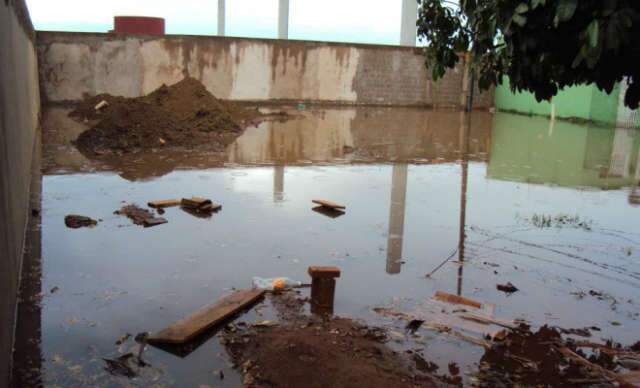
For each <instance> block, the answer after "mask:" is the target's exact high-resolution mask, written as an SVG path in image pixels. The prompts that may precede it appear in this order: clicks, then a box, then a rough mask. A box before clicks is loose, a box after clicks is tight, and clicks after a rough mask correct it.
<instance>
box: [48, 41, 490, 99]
mask: <svg viewBox="0 0 640 388" xmlns="http://www.w3.org/2000/svg"><path fill="white" fill-rule="evenodd" d="M37 37H38V38H37V47H38V54H39V59H40V78H41V87H42V91H43V95H44V98H45V100H46V101H48V102H65V101H77V100H79V99H82V98H83V96H84V95H96V94H100V93H109V94H113V95H122V96H126V97H135V96H140V95H144V94H147V93H149V92H151V91H153V90H154V89H156V88H158V87H159V86H161V85H162V84H173V83H175V82H178V81H179V80H181V79H182V78H183V77H185V76H191V77H194V78H196V79H198V80H200V81H201V82H202V83H203V84H204V85H205V86H206V87H207V89H208V90H209V91H211V92H212V93H213V94H215V95H216V96H217V97H220V98H223V99H230V100H244V101H283V102H290V101H307V102H321V103H338V104H374V105H418V106H447V107H459V106H460V103H461V98H460V97H461V93H462V91H463V85H462V83H463V78H464V77H463V73H464V71H463V69H462V66H463V65H460V66H459V67H458V68H456V69H455V70H452V71H450V72H449V74H447V75H446V76H445V78H444V79H443V80H441V81H439V82H437V83H434V82H432V80H431V73H430V71H428V70H427V69H425V67H424V57H423V55H422V52H421V49H419V48H412V47H399V46H382V45H365V44H343V43H323V42H311V41H295V40H271V39H246V38H229V37H213V36H178V35H174V36H165V37H150V36H137V35H135V36H133V35H114V34H96V33H72V32H40V31H39V32H38V33H37ZM476 101H477V106H478V107H484V108H487V107H489V106H492V105H493V93H492V92H490V93H484V94H483V95H481V96H480V98H478V99H477V100H476Z"/></svg>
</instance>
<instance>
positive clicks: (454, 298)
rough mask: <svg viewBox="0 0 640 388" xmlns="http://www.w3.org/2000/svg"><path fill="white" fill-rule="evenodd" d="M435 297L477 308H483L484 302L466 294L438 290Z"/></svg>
mask: <svg viewBox="0 0 640 388" xmlns="http://www.w3.org/2000/svg"><path fill="white" fill-rule="evenodd" d="M433 297H434V298H435V299H437V300H441V301H443V302H447V303H453V304H464V305H467V306H471V307H475V308H477V309H480V308H482V303H480V302H477V301H475V300H473V299H469V298H465V297H464V296H459V295H453V294H449V293H447V292H444V291H436V294H435V295H434V296H433Z"/></svg>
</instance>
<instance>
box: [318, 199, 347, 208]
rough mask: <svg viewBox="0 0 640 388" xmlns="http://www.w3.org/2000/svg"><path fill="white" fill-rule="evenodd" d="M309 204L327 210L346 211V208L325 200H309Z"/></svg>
mask: <svg viewBox="0 0 640 388" xmlns="http://www.w3.org/2000/svg"><path fill="white" fill-rule="evenodd" d="M311 202H313V203H315V204H316V205H320V206H324V207H326V208H329V209H334V210H344V209H346V206H344V205H340V204H337V203H335V202H332V201H327V200H325V199H313V200H311Z"/></svg>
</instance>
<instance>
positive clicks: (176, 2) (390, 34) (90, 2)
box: [27, 0, 401, 44]
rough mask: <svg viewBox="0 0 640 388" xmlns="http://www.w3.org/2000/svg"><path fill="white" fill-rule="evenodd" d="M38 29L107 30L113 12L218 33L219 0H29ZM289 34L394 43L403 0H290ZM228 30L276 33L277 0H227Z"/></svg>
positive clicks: (171, 30) (182, 30)
mask: <svg viewBox="0 0 640 388" xmlns="http://www.w3.org/2000/svg"><path fill="white" fill-rule="evenodd" d="M27 4H28V6H29V11H30V13H31V19H32V20H33V23H34V25H35V27H36V29H39V30H62V31H89V32H106V31H107V30H109V29H111V28H112V25H113V16H114V15H142V16H159V17H164V18H165V19H166V32H167V33H168V34H193V35H214V34H215V33H216V30H217V12H218V2H217V0H135V1H134V0H55V1H54V0H27ZM289 4H290V5H289V11H290V16H289V37H290V38H291V39H309V40H327V41H343V42H363V43H386V44H396V43H397V42H398V41H399V36H400V11H401V0H290V3H289ZM226 8H227V10H226V14H227V19H226V30H227V35H230V36H246V37H260V38H275V37H276V34H277V23H278V20H277V19H278V0H227V3H226Z"/></svg>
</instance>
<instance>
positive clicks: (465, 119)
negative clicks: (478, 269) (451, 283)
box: [456, 112, 471, 296]
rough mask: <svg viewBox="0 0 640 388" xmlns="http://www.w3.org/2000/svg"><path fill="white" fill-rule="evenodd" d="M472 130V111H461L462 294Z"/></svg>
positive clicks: (460, 270)
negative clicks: (470, 136)
mask: <svg viewBox="0 0 640 388" xmlns="http://www.w3.org/2000/svg"><path fill="white" fill-rule="evenodd" d="M470 130H471V113H464V112H460V152H461V154H462V155H461V156H462V158H461V159H462V166H461V167H462V171H461V174H460V175H461V182H460V224H459V229H458V261H459V262H460V263H459V264H458V265H459V266H458V282H457V283H458V284H457V287H456V289H457V294H458V295H460V296H461V295H462V279H463V267H464V264H463V263H464V248H465V247H464V242H465V240H466V237H467V234H466V225H467V179H468V175H469V135H470V134H469V132H470Z"/></svg>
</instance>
